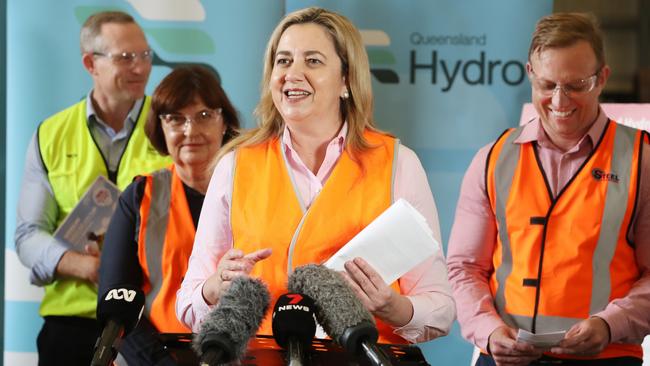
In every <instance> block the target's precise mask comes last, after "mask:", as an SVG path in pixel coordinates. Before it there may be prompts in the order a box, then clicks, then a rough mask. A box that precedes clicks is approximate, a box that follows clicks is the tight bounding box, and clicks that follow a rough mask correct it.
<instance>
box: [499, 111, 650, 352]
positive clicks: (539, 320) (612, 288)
mask: <svg viewBox="0 0 650 366" xmlns="http://www.w3.org/2000/svg"><path fill="white" fill-rule="evenodd" d="M522 130H523V127H519V128H517V129H511V130H509V131H506V132H505V133H504V134H503V135H502V136H501V137H500V138H499V139H498V140H497V141H496V142H495V144H494V146H493V147H492V150H491V151H490V154H489V155H488V159H487V164H488V165H487V171H486V187H487V193H488V196H489V199H490V205H491V206H492V210H493V212H494V215H495V217H496V223H497V229H498V235H497V243H496V247H495V251H494V255H493V264H494V268H495V271H494V273H493V274H492V276H491V278H490V288H491V291H492V295H493V296H494V299H495V304H496V308H497V310H498V312H499V314H500V315H501V317H502V318H503V320H504V321H505V322H506V323H507V324H508V325H510V326H511V327H514V328H521V329H525V330H528V331H531V332H551V331H559V330H568V329H569V328H570V327H571V326H572V325H574V324H575V323H577V322H579V321H581V320H583V319H586V318H588V317H589V316H590V315H592V314H596V313H598V312H600V311H602V310H603V309H605V307H606V306H607V304H609V303H610V302H611V301H612V300H614V299H617V298H620V297H623V296H626V295H627V293H628V292H629V291H630V288H631V287H632V285H633V284H634V283H635V282H636V281H637V280H638V279H639V277H640V273H639V268H638V267H637V264H636V260H635V256H634V246H633V243H631V242H630V241H629V240H628V238H627V233H628V232H629V230H630V225H631V222H632V218H633V216H634V208H635V204H636V196H637V188H638V187H637V186H638V177H639V170H640V166H641V165H640V159H641V148H642V145H643V142H642V141H643V136H642V133H641V132H640V131H637V130H635V129H632V128H629V127H625V126H621V125H618V124H617V123H615V122H611V121H610V122H608V123H607V126H606V127H605V130H604V132H603V134H602V136H601V138H600V141H598V142H596V143H595V147H594V149H593V151H592V153H591V155H590V156H589V157H588V158H587V160H586V161H585V163H584V164H583V165H582V167H581V168H580V169H579V170H578V172H577V173H576V174H575V175H574V176H573V177H572V178H571V180H569V182H568V183H567V185H566V186H565V187H564V188H563V189H562V190H561V191H560V192H559V193H558V194H557V197H555V198H553V197H552V194H551V191H550V189H549V187H548V184H547V182H546V178H545V176H544V174H545V172H544V170H543V169H542V166H541V165H540V164H539V163H538V161H537V158H536V152H535V147H534V146H533V145H534V144H533V143H523V144H516V143H514V141H515V139H516V138H517V137H518V136H519V135H520V134H521V131H522ZM622 356H633V357H638V358H641V357H642V350H641V347H640V345H639V344H620V343H612V344H610V345H609V346H608V347H607V348H606V349H605V350H604V351H603V352H601V353H600V354H599V355H597V356H596V358H610V357H622ZM567 357H568V356H567Z"/></svg>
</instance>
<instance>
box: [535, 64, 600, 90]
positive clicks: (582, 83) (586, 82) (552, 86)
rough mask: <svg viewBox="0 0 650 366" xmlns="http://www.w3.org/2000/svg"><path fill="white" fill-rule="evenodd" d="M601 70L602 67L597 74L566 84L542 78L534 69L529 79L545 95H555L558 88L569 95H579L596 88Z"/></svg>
mask: <svg viewBox="0 0 650 366" xmlns="http://www.w3.org/2000/svg"><path fill="white" fill-rule="evenodd" d="M600 70H601V69H598V71H596V73H595V74H593V75H591V76H589V77H588V78H585V79H579V80H574V81H572V82H569V83H566V84H558V83H556V82H553V81H550V80H544V79H540V78H538V77H537V75H535V72H533V71H532V70H531V72H530V74H529V79H530V83H531V84H532V86H533V88H534V89H535V90H537V92H539V93H540V94H541V95H543V96H545V97H550V96H553V95H555V92H556V91H558V90H561V91H562V92H563V93H564V95H566V96H568V97H579V96H582V95H585V94H587V93H589V92H590V91H592V90H594V88H595V87H596V84H598V75H599V74H600Z"/></svg>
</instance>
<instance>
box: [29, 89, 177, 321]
mask: <svg viewBox="0 0 650 366" xmlns="http://www.w3.org/2000/svg"><path fill="white" fill-rule="evenodd" d="M150 103H151V102H150V99H149V98H148V97H147V98H145V100H144V102H143V105H142V109H141V111H140V114H139V116H138V118H137V121H136V124H135V126H134V127H133V131H132V132H131V135H130V137H129V141H128V143H127V145H126V146H125V148H124V149H125V150H124V152H123V153H122V157H121V159H120V163H119V166H118V170H117V182H116V184H117V186H118V187H119V188H120V189H122V190H123V189H124V188H125V187H126V186H127V185H129V184H130V183H131V181H132V180H133V177H135V176H136V175H138V174H146V173H149V172H151V171H154V170H157V169H160V168H162V167H164V166H167V165H169V164H171V160H170V159H169V158H168V157H163V156H161V155H160V154H158V152H156V150H155V149H154V148H153V147H152V146H151V144H150V143H149V140H148V139H147V137H146V136H145V134H144V123H145V121H146V119H147V114H148V110H149V106H150ZM37 138H38V141H37V142H38V148H39V152H40V154H41V158H42V160H43V165H44V166H45V169H46V171H47V178H48V181H49V183H50V186H51V187H52V192H53V194H54V198H55V199H56V203H57V209H58V210H57V218H56V221H57V226H58V225H59V224H60V223H61V222H62V221H63V220H64V219H65V218H66V216H67V215H68V214H69V213H70V211H72V209H74V207H75V205H76V204H77V203H78V202H79V200H80V199H81V197H82V196H83V195H84V193H85V192H86V191H87V190H88V187H90V185H91V184H92V183H93V182H94V181H95V179H97V176H99V175H103V176H105V177H108V169H107V166H106V163H105V162H104V158H103V157H102V155H101V152H100V151H99V149H98V148H97V145H96V144H95V141H94V140H93V137H92V135H91V133H90V130H89V128H88V121H87V117H86V100H85V99H84V100H83V101H81V102H79V103H76V104H75V105H73V106H71V107H69V108H67V109H65V110H63V111H61V112H59V113H57V114H55V115H53V116H52V117H50V118H48V119H46V120H45V121H43V123H41V125H40V126H39V127H38V135H37ZM96 305H97V289H96V288H95V285H94V284H91V283H89V282H87V281H80V280H73V279H57V280H55V281H54V282H53V283H52V284H50V285H47V286H45V296H44V298H43V301H42V302H41V306H40V310H39V314H40V315H41V316H48V315H58V316H80V317H86V318H94V317H95V309H96Z"/></svg>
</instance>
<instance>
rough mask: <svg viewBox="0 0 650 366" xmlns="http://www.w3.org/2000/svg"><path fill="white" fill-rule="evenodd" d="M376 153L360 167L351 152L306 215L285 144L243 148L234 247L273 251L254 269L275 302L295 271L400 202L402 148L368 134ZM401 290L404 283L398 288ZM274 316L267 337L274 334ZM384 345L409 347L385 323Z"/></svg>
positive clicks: (236, 182)
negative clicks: (396, 198)
mask: <svg viewBox="0 0 650 366" xmlns="http://www.w3.org/2000/svg"><path fill="white" fill-rule="evenodd" d="M364 136H365V137H366V139H367V140H368V141H369V143H370V146H373V148H371V149H369V150H367V151H365V152H364V153H362V154H360V156H359V157H358V158H359V162H360V163H361V164H363V169H361V168H360V167H359V165H358V164H357V163H355V162H354V161H353V160H352V159H351V157H350V156H349V154H348V153H347V151H345V150H344V152H343V153H342V155H341V157H340V158H339V160H338V162H337V163H336V166H335V167H334V169H333V170H332V174H331V175H330V177H329V178H328V180H327V182H326V183H325V185H324V186H323V189H322V191H321V192H320V193H319V194H318V196H317V197H316V198H315V199H314V200H313V202H312V204H311V206H310V207H309V208H308V209H306V207H305V204H304V203H303V202H301V199H300V194H299V192H298V189H297V187H296V185H295V183H294V178H293V177H292V176H291V170H290V169H289V168H288V164H287V162H286V157H285V156H284V152H283V151H282V150H283V149H284V147H283V145H282V143H281V142H280V141H279V139H273V140H271V141H269V142H267V143H263V144H260V145H256V146H251V147H245V148H240V149H238V150H237V153H236V156H235V167H234V172H233V193H232V204H231V215H230V217H231V227H232V232H233V242H234V247H235V248H239V249H241V250H243V251H244V252H245V253H249V252H252V251H255V250H258V249H261V248H266V247H271V248H273V255H271V257H269V258H267V259H265V260H263V261H260V262H258V263H257V264H256V265H255V266H254V267H253V272H252V275H253V276H257V277H263V278H264V280H265V282H267V284H268V285H269V289H270V291H271V297H272V299H271V304H273V303H274V302H275V301H276V299H277V298H278V296H279V295H281V294H282V293H285V292H286V291H287V290H286V283H287V276H288V274H289V273H291V272H292V271H293V269H294V268H296V267H298V266H301V265H304V264H308V263H322V262H324V261H325V260H327V259H328V258H329V257H331V256H332V255H333V254H334V253H335V252H336V251H338V249H339V248H341V247H342V246H343V245H344V244H345V243H347V242H348V241H349V240H350V239H351V238H352V237H353V236H354V235H355V234H356V233H358V232H359V231H360V230H361V229H363V228H364V227H365V226H367V225H368V224H369V223H370V222H371V221H372V220H373V219H374V218H376V217H377V216H378V215H379V214H380V213H381V212H383V211H384V210H385V209H386V208H388V207H389V206H390V204H391V202H392V192H393V179H394V166H395V162H396V161H397V160H396V154H397V151H398V145H399V142H398V141H397V140H395V139H394V138H392V137H388V136H385V135H381V134H378V133H375V132H370V131H367V132H366V133H365V134H364ZM392 286H393V288H394V289H395V290H396V291H398V292H399V291H400V289H399V285H398V284H397V282H396V283H394V284H392ZM270 319H271V318H270V312H269V313H268V314H267V317H266V318H265V319H264V321H263V322H262V326H261V327H260V330H259V332H258V333H259V334H272V332H271V322H270ZM378 328H379V332H380V341H381V342H386V343H405V341H404V339H402V338H401V337H399V336H397V335H396V334H394V333H393V329H392V328H391V327H389V326H388V325H386V324H381V322H378Z"/></svg>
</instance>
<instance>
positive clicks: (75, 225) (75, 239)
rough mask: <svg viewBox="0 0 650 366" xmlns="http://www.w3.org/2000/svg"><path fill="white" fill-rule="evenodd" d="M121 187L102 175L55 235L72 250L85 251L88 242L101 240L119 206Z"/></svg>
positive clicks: (91, 243) (92, 242)
mask: <svg viewBox="0 0 650 366" xmlns="http://www.w3.org/2000/svg"><path fill="white" fill-rule="evenodd" d="M119 195H120V190H119V189H118V188H117V187H116V186H115V185H114V184H113V183H111V182H110V181H109V180H108V179H106V178H105V177H104V176H101V175H100V176H99V177H97V179H96V180H95V181H94V182H93V184H92V185H91V186H90V188H88V190H87V191H86V193H85V194H84V196H83V197H81V200H80V201H79V203H77V205H76V206H75V208H74V209H73V210H72V212H70V214H69V215H68V216H67V217H66V218H65V220H63V222H62V223H61V225H60V226H59V227H58V228H57V229H56V231H55V232H54V237H55V238H57V239H59V240H61V241H63V242H65V243H66V244H67V245H68V246H69V247H70V249H73V250H75V251H78V252H81V253H83V252H84V251H85V247H86V245H87V244H90V245H93V244H94V243H98V242H100V241H101V238H102V237H103V235H104V233H105V232H106V229H108V224H109V222H110V221H111V217H112V216H113V211H115V207H117V198H118V196H119Z"/></svg>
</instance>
